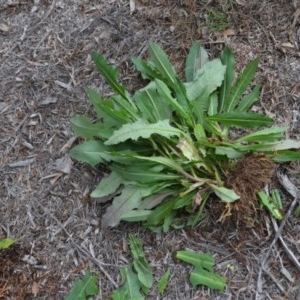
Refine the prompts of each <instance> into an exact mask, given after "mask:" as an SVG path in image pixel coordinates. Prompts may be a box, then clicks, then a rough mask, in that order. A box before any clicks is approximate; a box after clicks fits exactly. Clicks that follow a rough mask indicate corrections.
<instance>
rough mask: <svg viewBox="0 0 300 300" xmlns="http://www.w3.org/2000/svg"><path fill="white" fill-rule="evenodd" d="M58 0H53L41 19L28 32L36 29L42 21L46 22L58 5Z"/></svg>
mask: <svg viewBox="0 0 300 300" xmlns="http://www.w3.org/2000/svg"><path fill="white" fill-rule="evenodd" d="M56 1H57V0H53V1H52V4H51V6H50V8H49V10H48V11H47V12H46V13H45V14H44V15H43V17H42V18H41V19H40V20H38V21H37V22H36V23H35V24H34V25H33V26H31V27H30V28H29V29H28V32H31V31H33V30H35V29H36V28H37V27H38V26H39V24H40V23H42V22H44V21H45V20H46V19H47V18H48V17H49V16H50V15H51V12H52V11H53V9H54V7H55V5H56Z"/></svg>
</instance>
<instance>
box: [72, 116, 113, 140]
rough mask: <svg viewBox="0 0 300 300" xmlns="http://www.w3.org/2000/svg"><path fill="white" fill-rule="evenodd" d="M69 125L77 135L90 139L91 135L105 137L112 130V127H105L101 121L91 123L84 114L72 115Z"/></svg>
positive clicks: (107, 136)
mask: <svg viewBox="0 0 300 300" xmlns="http://www.w3.org/2000/svg"><path fill="white" fill-rule="evenodd" d="M71 125H72V129H73V130H74V132H75V134H76V135H77V136H82V137H85V138H87V139H92V138H93V137H100V138H102V139H107V138H109V137H110V136H111V135H112V132H113V130H112V129H109V128H107V126H105V125H104V124H103V123H102V122H98V123H92V122H91V121H90V119H89V118H88V117H86V116H74V117H73V118H72V119H71Z"/></svg>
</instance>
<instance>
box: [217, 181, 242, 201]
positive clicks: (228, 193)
mask: <svg viewBox="0 0 300 300" xmlns="http://www.w3.org/2000/svg"><path fill="white" fill-rule="evenodd" d="M211 188H212V189H213V191H214V193H215V194H216V195H217V196H218V197H219V198H220V199H221V200H222V201H223V202H226V203H231V202H234V201H236V200H238V199H239V198H240V197H239V196H238V195H237V194H236V193H235V192H234V191H233V190H231V189H227V188H224V187H220V186H216V185H213V184H212V185H211Z"/></svg>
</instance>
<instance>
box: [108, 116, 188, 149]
mask: <svg viewBox="0 0 300 300" xmlns="http://www.w3.org/2000/svg"><path fill="white" fill-rule="evenodd" d="M152 134H158V135H160V136H164V137H167V138H169V137H171V136H179V135H181V134H182V132H181V131H180V130H179V129H177V128H175V127H173V126H171V125H170V124H169V120H162V121H158V122H156V123H151V124H149V123H147V122H146V121H144V120H142V119H141V120H138V121H136V122H134V123H130V124H125V125H123V126H122V127H121V128H120V129H118V130H116V131H115V132H114V133H113V135H112V136H111V137H110V138H109V139H108V140H107V141H106V142H105V145H115V144H118V143H121V142H124V141H126V140H129V139H131V140H134V141H136V140H138V139H139V138H144V139H147V138H150V136H151V135H152Z"/></svg>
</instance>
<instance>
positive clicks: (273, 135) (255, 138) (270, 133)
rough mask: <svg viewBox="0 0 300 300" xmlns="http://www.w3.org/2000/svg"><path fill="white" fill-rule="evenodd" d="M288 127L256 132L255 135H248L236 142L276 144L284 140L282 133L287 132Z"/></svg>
mask: <svg viewBox="0 0 300 300" xmlns="http://www.w3.org/2000/svg"><path fill="white" fill-rule="evenodd" d="M287 130H288V127H274V128H267V129H262V130H259V131H255V132H253V133H250V134H247V135H245V136H243V137H241V138H239V139H237V140H236V142H244V141H247V142H274V141H277V140H280V139H281V138H282V136H283V135H282V133H283V132H286V131H287Z"/></svg>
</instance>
